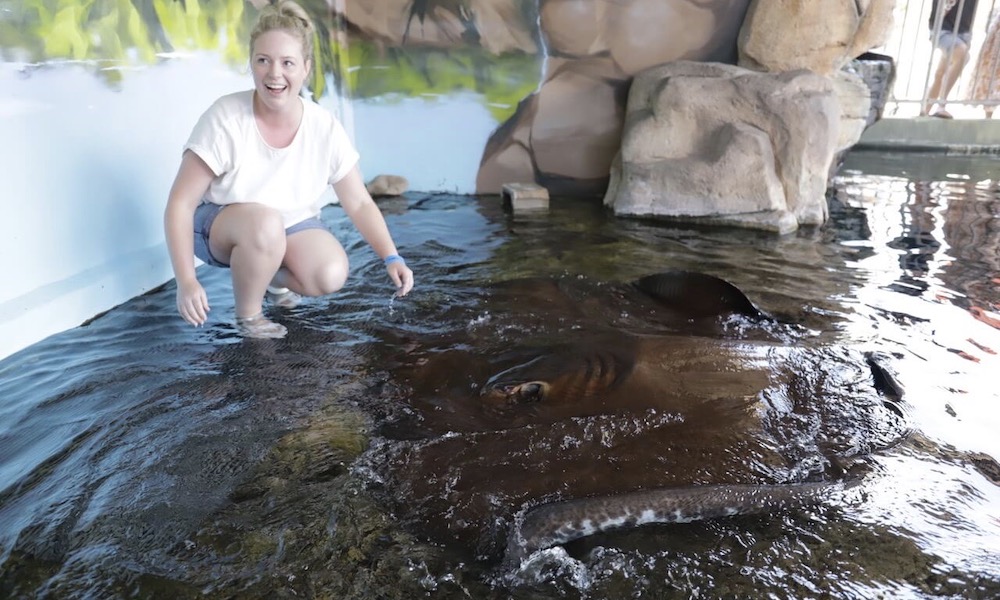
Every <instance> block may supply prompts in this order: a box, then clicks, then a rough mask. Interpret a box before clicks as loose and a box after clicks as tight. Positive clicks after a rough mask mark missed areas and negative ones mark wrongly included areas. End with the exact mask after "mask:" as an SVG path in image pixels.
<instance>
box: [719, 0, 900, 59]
mask: <svg viewBox="0 0 1000 600" xmlns="http://www.w3.org/2000/svg"><path fill="white" fill-rule="evenodd" d="M895 6H896V1H895V0H822V1H818V0H753V2H751V3H750V8H749V9H748V10H747V15H746V19H745V20H744V22H743V27H742V28H741V29H740V35H739V42H738V44H739V62H738V63H737V64H739V65H740V66H741V67H746V68H748V69H753V70H756V71H772V72H779V71H792V70H795V69H809V70H811V71H815V72H817V73H820V74H822V75H831V74H833V73H835V72H837V71H839V70H840V69H841V68H843V67H844V65H846V64H847V63H848V62H849V61H850V60H852V59H854V58H857V57H858V56H860V55H861V54H864V53H865V52H867V51H868V50H871V49H872V48H875V47H877V46H880V45H882V44H884V43H885V41H886V39H887V36H888V35H889V32H890V31H892V12H893V9H894V8H895Z"/></svg>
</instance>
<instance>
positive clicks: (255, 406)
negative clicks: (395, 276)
mask: <svg viewBox="0 0 1000 600" xmlns="http://www.w3.org/2000/svg"><path fill="white" fill-rule="evenodd" d="M866 164H867V161H866V160H865V157H864V156H860V157H858V156H856V157H852V158H851V159H850V160H849V161H848V163H847V164H846V165H845V170H844V171H843V172H842V175H841V176H840V177H838V178H837V180H836V181H835V185H834V187H833V189H832V190H831V193H830V204H831V211H832V214H833V219H832V221H831V223H830V224H829V225H828V226H827V227H824V228H822V229H819V230H813V231H803V232H800V233H798V234H796V235H792V236H785V237H781V238H777V237H773V236H770V235H765V234H760V233H754V232H743V231H734V230H718V229H696V228H690V227H682V226H672V225H665V224H662V223H660V224H658V223H649V222H640V221H631V220H616V219H614V218H611V217H609V216H608V215H607V214H606V213H605V211H604V210H603V209H602V207H600V206H598V205H596V204H590V203H585V202H579V201H577V202H572V201H562V200H559V199H556V200H554V201H553V206H552V208H551V210H550V211H548V212H545V213H525V214H516V215H512V214H509V213H507V212H504V210H503V208H502V206H501V205H500V202H499V199H497V198H490V197H486V198H466V197H454V196H419V195H411V196H408V197H405V198H398V199H392V200H386V201H383V202H382V203H381V207H382V209H383V211H384V212H385V213H386V216H387V219H388V221H389V224H390V227H391V228H392V229H393V231H394V234H395V236H396V238H397V242H398V243H399V245H400V247H401V249H402V250H403V252H404V254H405V255H406V256H407V259H408V262H409V263H410V264H411V266H413V268H414V271H415V273H416V275H417V287H416V288H415V290H414V292H413V293H412V294H411V295H410V296H408V297H406V298H403V299H393V298H392V297H391V288H390V286H389V285H388V281H387V280H386V279H385V276H384V272H383V270H382V268H381V266H380V265H379V263H378V261H377V260H376V259H375V257H374V256H373V255H372V254H371V251H370V250H369V249H368V248H367V247H366V246H365V245H364V243H363V242H362V241H361V240H360V239H359V237H358V236H357V234H356V232H354V231H353V229H352V228H351V227H350V226H349V224H347V223H346V221H345V218H344V217H343V215H342V213H341V212H340V210H339V209H338V208H336V207H329V208H328V209H326V212H325V213H324V218H325V219H326V220H327V222H329V223H330V224H331V226H332V227H333V228H334V230H335V231H336V232H337V234H338V236H339V237H340V238H341V240H342V241H343V242H344V244H345V247H346V248H347V249H348V252H349V254H350V256H351V258H352V263H353V269H354V277H353V278H352V280H351V282H350V283H349V285H348V287H347V288H346V289H345V290H344V291H343V292H342V293H340V294H338V295H337V296H335V297H331V298H323V299H315V300H308V301H306V302H304V303H303V304H302V305H301V306H299V307H297V308H295V309H291V310H287V311H284V312H275V317H276V318H278V319H279V320H281V321H282V322H283V323H285V324H286V325H287V326H288V328H289V331H290V335H289V337H288V338H287V339H284V340H267V341H255V340H243V339H241V338H239V337H238V336H237V335H236V334H235V331H234V330H233V328H232V326H231V325H230V324H229V323H230V322H231V320H232V307H231V301H230V300H229V298H230V292H229V284H228V281H227V274H226V273H225V272H223V271H219V270H210V269H206V268H204V267H203V268H202V270H201V271H200V275H201V277H202V278H203V282H204V283H205V284H206V287H207V289H208V291H209V294H210V298H211V299H212V303H213V307H214V308H213V312H212V319H211V320H210V323H209V324H208V325H207V326H206V327H205V328H204V329H197V330H195V329H191V328H189V327H187V326H186V325H184V324H183V323H182V322H181V320H180V319H179V318H178V317H177V316H176V315H175V311H174V307H173V293H174V289H173V286H172V284H171V285H167V286H164V287H163V288H161V289H159V290H157V291H155V292H153V293H150V294H147V295H145V296H143V297H140V298H136V299H134V300H132V301H130V302H128V303H127V304H125V305H123V306H120V307H117V308H115V309H114V310H112V311H110V312H108V313H107V314H105V315H102V316H100V317H99V318H96V319H94V320H93V321H92V322H91V323H89V324H87V325H86V326H84V327H80V328H78V329H75V330H73V331H69V332H66V333H64V334H60V335H58V336H54V337H52V338H50V339H48V340H46V341H45V342H43V343H40V344H37V345H35V346H32V347H30V348H28V349H26V350H24V351H22V352H20V353H18V354H16V355H14V356H12V357H10V358H8V359H6V360H4V361H3V362H0V397H2V398H4V400H3V402H2V403H0V561H2V563H0V595H3V596H4V597H49V598H70V597H74V598H75V597H95V598H96V597H102V598H103V597H132V596H139V597H162V598H167V597H169V598H184V597H206V596H207V597H251V598H253V597H259V598H265V597H267V598H270V597H285V596H293V595H294V596H297V597H303V596H305V597H316V596H320V597H337V598H414V597H435V598H467V597H473V598H620V597H636V596H640V595H642V596H648V597H656V598H671V597H677V598H687V597H692V596H697V595H702V596H708V597H751V596H762V595H763V596H772V597H785V598H793V597H794V598H801V597H820V596H826V595H831V596H836V597H859V598H860V597H873V596H880V595H881V596H898V595H904V596H906V595H908V596H918V597H933V596H962V597H973V598H975V597H983V598H986V597H994V596H996V595H997V594H998V593H1000V570H998V568H997V564H1000V563H998V560H997V559H998V558H1000V551H998V550H997V548H1000V522H998V521H997V520H996V517H995V515H996V514H998V513H1000V489H998V487H997V486H998V484H1000V468H998V467H997V463H996V461H995V460H994V457H996V456H998V455H1000V447H998V446H997V445H996V441H995V436H993V435H992V433H993V432H994V431H995V428H996V427H997V426H998V425H1000V422H998V420H997V416H996V409H995V407H996V406H997V400H998V395H997V393H996V391H995V390H994V389H993V386H992V385H990V384H989V383H983V382H988V381H990V377H991V375H992V372H993V370H995V367H996V365H997V363H998V358H997V356H996V354H995V351H996V350H997V349H1000V331H998V328H1000V315H998V314H997V312H998V311H1000V292H998V289H1000V283H998V282H1000V262H998V254H997V253H998V248H1000V233H998V232H1000V228H998V226H997V225H996V218H995V216H996V214H997V213H998V211H1000V195H998V190H997V188H996V184H995V183H994V182H992V181H989V180H984V181H979V180H975V179H972V178H956V177H952V176H947V175H945V176H942V177H941V178H940V179H934V180H916V179H913V178H912V176H911V175H908V174H907V173H903V172H898V171H893V172H888V173H887V172H877V171H878V170H877V169H876V168H875V167H874V166H873V167H872V171H876V172H874V173H866V172H865V166H866ZM973 166H978V165H972V166H970V168H969V169H968V170H967V171H968V172H969V173H974V172H975V169H973V168H972V167H973ZM672 270H685V271H698V272H704V273H709V274H711V275H714V276H717V277H721V278H724V279H725V280H728V281H730V282H732V283H733V284H735V285H736V286H737V287H738V288H739V289H740V290H742V291H743V292H745V293H746V295H747V296H748V297H749V298H750V299H751V300H752V301H753V303H754V304H755V305H756V306H757V307H759V308H760V309H762V310H763V311H764V312H766V313H767V314H768V315H771V316H773V320H768V319H763V320H762V319H751V318H746V317H743V316H723V317H721V318H717V317H715V316H713V315H708V316H692V314H693V313H690V312H688V313H686V312H685V308H684V306H683V305H681V306H680V307H678V306H672V307H671V306H667V305H665V304H664V303H663V302H662V299H663V298H659V299H657V298H654V297H650V296H649V295H648V294H646V293H643V292H642V291H641V290H640V289H638V288H636V287H635V286H632V285H631V282H633V281H635V280H637V279H638V278H640V277H642V276H645V275H649V274H651V273H657V272H663V271H672ZM687 308H688V309H690V310H693V307H691V306H689V307H687ZM873 357H875V358H873ZM873 365H874V368H873ZM887 381H890V382H898V383H899V384H900V386H901V387H902V388H903V397H902V399H900V398H898V397H897V396H896V394H897V392H898V391H899V390H898V389H897V388H895V387H894V385H895V384H892V385H890V384H888V383H886V382H887ZM837 481H849V482H852V483H856V484H857V485H855V486H854V487H851V488H850V489H847V490H843V491H840V492H838V493H831V494H829V495H828V496H825V497H822V498H820V501H819V502H818V503H815V502H813V503H805V504H802V505H796V506H791V507H787V508H782V509H778V510H774V511H771V512H764V513H763V514H753V515H735V516H727V517H722V518H718V519H710V520H705V521H695V522H691V523H673V524H657V525H648V526H644V527H638V528H625V529H620V530H610V531H603V532H598V533H596V534H594V535H590V536H584V537H582V538H581V539H577V540H574V541H569V542H567V543H565V544H563V545H555V546H553V547H551V548H545V549H541V550H539V551H537V552H533V553H530V554H529V555H528V556H527V557H525V558H526V559H525V561H524V562H523V563H521V564H520V565H519V566H515V565H505V564H504V563H502V562H501V559H502V557H503V553H504V548H505V547H506V545H507V541H508V535H509V532H510V530H511V527H513V526H515V525H516V524H517V523H518V522H519V519H520V518H521V516H520V515H521V511H522V510H524V509H530V508H532V507H535V506H538V505H541V504H544V503H553V502H556V503H558V502H563V501H567V500H572V499H577V498H588V497H592V496H607V495H610V496H615V495H620V494H624V493H626V492H632V491H635V490H643V489H646V490H648V489H660V488H662V489H671V488H676V487H690V486H707V485H731V484H750V485H770V484H775V485H779V486H780V485H784V484H793V483H798V482H837Z"/></svg>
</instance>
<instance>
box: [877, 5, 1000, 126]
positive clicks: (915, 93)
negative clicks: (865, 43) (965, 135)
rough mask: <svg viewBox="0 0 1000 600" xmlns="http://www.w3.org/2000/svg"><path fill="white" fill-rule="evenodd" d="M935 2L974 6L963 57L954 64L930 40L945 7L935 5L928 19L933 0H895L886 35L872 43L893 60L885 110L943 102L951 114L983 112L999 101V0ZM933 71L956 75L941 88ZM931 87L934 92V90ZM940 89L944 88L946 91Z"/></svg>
mask: <svg viewBox="0 0 1000 600" xmlns="http://www.w3.org/2000/svg"><path fill="white" fill-rule="evenodd" d="M940 3H941V4H942V5H944V6H948V7H949V8H948V9H946V10H951V9H957V11H958V12H959V13H961V12H962V11H967V10H970V9H972V10H973V11H974V19H973V22H972V28H971V31H970V33H971V43H970V44H969V46H968V49H967V50H968V53H967V56H966V59H965V61H964V62H962V61H958V63H959V64H957V65H956V64H954V63H953V61H951V60H948V59H949V58H950V55H949V54H948V51H947V50H942V49H940V48H938V47H937V43H936V42H935V40H937V39H938V37H939V34H940V32H941V31H942V30H943V29H944V30H945V31H948V30H947V29H945V27H944V15H945V11H944V10H940V11H937V13H936V14H935V15H934V19H933V21H932V19H931V12H932V9H933V6H934V5H935V2H934V0H899V1H898V2H897V5H896V10H895V14H894V26H893V31H892V33H891V34H890V36H889V39H888V41H887V42H886V44H885V45H884V46H882V47H881V48H876V49H873V51H874V52H881V53H884V54H887V55H889V56H891V57H892V58H893V59H894V60H895V63H896V79H895V84H894V86H893V89H892V94H891V96H890V98H889V100H888V102H887V105H886V110H885V114H886V115H889V116H897V117H907V116H918V115H922V114H928V112H929V109H930V108H932V107H933V106H934V105H935V104H938V105H940V104H941V103H945V104H946V105H947V106H948V107H949V108H948V110H949V112H954V113H955V116H956V117H960V118H983V117H984V116H988V115H989V114H990V113H992V112H993V109H994V108H995V107H996V106H998V105H1000V72H998V71H1000V14H998V10H997V9H998V7H997V3H998V0H978V1H977V0H940ZM959 22H960V20H959V19H957V18H956V19H955V20H954V26H953V27H952V29H951V33H952V34H956V35H957V34H958V33H960V31H959ZM991 37H992V38H993V39H991ZM942 65H943V66H942ZM939 69H940V73H938V71H939ZM954 71H958V73H957V74H956V73H955V72H954ZM938 77H940V79H941V82H942V83H944V82H945V81H946V80H947V79H948V78H951V77H954V78H955V81H954V84H953V85H952V86H950V89H948V90H944V89H942V88H945V87H948V86H947V85H938V86H935V80H936V79H937V78H938ZM977 82H978V83H977ZM935 87H937V88H938V90H937V91H938V93H937V94H934V92H935V91H936V90H935ZM994 88H998V89H994ZM944 91H947V92H948V93H947V95H946V96H945V94H944ZM934 96H936V97H934ZM956 107H957V108H956Z"/></svg>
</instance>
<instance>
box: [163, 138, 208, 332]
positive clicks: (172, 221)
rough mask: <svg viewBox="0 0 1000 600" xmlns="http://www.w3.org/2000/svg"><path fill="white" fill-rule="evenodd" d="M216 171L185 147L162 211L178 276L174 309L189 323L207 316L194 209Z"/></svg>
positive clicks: (193, 323)
mask: <svg viewBox="0 0 1000 600" xmlns="http://www.w3.org/2000/svg"><path fill="white" fill-rule="evenodd" d="M214 178H215V174H214V173H213V172H212V170H211V169H209V168H208V165H206V164H205V161H203V160H202V159H201V158H199V157H198V155H197V154H195V153H194V152H192V151H190V150H186V151H184V155H183V156H182V157H181V166H180V168H179V169H178V170H177V177H176V178H174V185H173V186H172V187H171V188H170V196H169V197H168V198H167V208H166V210H165V211H164V213H163V228H164V233H165V234H166V238H167V250H168V251H169V252H170V263H171V265H173V268H174V277H175V278H176V279H177V310H178V312H180V314H181V316H182V317H184V320H185V321H187V322H188V323H191V324H192V325H201V324H203V323H204V322H205V321H206V320H207V319H208V311H209V310H210V308H209V306H208V296H207V295H206V294H205V289H204V288H203V287H202V286H201V284H200V283H199V282H198V277H197V276H196V275H195V271H194V211H195V209H196V208H197V207H198V204H200V203H201V199H202V197H203V196H204V195H205V192H206V190H208V186H209V184H211V183H212V180H213V179H214Z"/></svg>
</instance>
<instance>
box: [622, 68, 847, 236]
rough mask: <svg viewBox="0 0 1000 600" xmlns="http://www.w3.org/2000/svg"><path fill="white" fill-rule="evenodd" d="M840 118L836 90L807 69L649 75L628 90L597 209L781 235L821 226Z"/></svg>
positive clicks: (698, 70)
mask: <svg viewBox="0 0 1000 600" xmlns="http://www.w3.org/2000/svg"><path fill="white" fill-rule="evenodd" d="M840 116H841V109H840V106H839V103H838V100H837V93H836V91H835V90H834V86H833V83H832V82H831V80H830V79H829V78H826V77H823V76H820V75H817V74H815V73H812V72H810V71H805V70H799V71H788V72H784V73H774V74H771V73H759V72H755V71H750V70H748V69H743V68H740V67H736V66H732V65H722V64H717V63H698V62H688V61H680V62H675V63H670V64H667V65H663V66H661V67H655V68H652V69H648V70H646V71H644V72H643V73H641V74H640V75H638V76H637V77H636V78H635V80H634V81H633V83H632V89H631V92H630V94H629V98H628V107H627V110H626V117H625V123H626V125H625V129H624V132H623V134H622V144H621V150H620V153H619V154H618V156H617V157H616V158H615V162H614V164H613V165H612V170H611V179H610V184H609V186H608V190H607V193H606V195H605V198H604V203H605V204H606V205H608V206H610V207H612V208H613V209H614V212H615V214H617V215H630V216H644V217H663V218H671V219H679V220H686V221H702V222H711V223H721V224H729V225H739V226H745V227H750V228H757V229H764V230H769V231H776V232H779V233H787V232H790V231H793V230H795V229H796V228H797V227H798V226H800V225H819V224H822V223H823V222H824V221H825V220H826V218H827V204H826V196H825V190H826V182H827V174H828V172H829V169H830V165H831V162H832V160H833V157H834V153H835V151H836V149H837V145H838V143H839V142H838V137H839V129H840V127H839V121H840Z"/></svg>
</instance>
